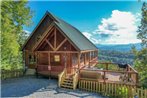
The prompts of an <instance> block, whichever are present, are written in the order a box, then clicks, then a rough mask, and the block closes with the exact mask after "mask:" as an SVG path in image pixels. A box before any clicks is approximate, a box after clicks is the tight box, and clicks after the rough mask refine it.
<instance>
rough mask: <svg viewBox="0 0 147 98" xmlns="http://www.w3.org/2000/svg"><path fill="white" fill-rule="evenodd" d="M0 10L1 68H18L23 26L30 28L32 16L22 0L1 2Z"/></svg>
mask: <svg viewBox="0 0 147 98" xmlns="http://www.w3.org/2000/svg"><path fill="white" fill-rule="evenodd" d="M1 9H2V10H1V65H2V66H1V68H2V69H14V68H18V67H19V68H20V67H22V66H21V65H22V63H21V62H22V61H21V58H22V57H21V55H22V54H21V51H20V49H21V43H20V42H21V35H23V33H24V32H23V26H24V25H26V26H30V24H31V18H32V16H33V14H32V12H31V10H30V8H29V7H28V6H27V1H24V0H21V1H17V0H16V1H2V2H1ZM22 40H23V39H22Z"/></svg>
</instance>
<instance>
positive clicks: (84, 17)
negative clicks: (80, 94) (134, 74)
mask: <svg viewBox="0 0 147 98" xmlns="http://www.w3.org/2000/svg"><path fill="white" fill-rule="evenodd" d="M28 6H30V8H31V10H33V11H34V12H35V15H34V17H33V19H32V20H33V25H32V26H31V27H24V30H26V31H28V32H32V31H33V29H34V28H35V26H36V25H37V24H38V22H39V21H40V19H41V18H42V16H43V15H44V13H45V12H46V11H47V10H48V11H49V12H51V13H53V14H54V15H56V16H58V17H60V18H61V19H63V20H65V21H67V22H68V23H70V24H71V25H73V26H75V27H76V28H78V29H79V30H80V31H81V32H82V33H83V34H84V35H85V36H86V37H87V38H88V39H90V40H91V41H92V42H93V43H95V44H128V43H138V42H139V40H137V39H136V35H137V33H136V30H137V25H138V24H139V19H140V14H141V10H140V9H141V6H142V3H141V2H135V1H124V2H123V1H121V2H115V1H105V2H102V1H93V2H90V1H87V2H78V1H71V2H67V1H64V2H57V1H54V2H53V1H50V2H49V1H43V2H42V1H29V3H28ZM117 18H118V19H117ZM122 28H124V29H122ZM129 28H130V29H129ZM123 32H124V33H125V34H124V33H123ZM125 35H126V37H125ZM127 35H128V36H127ZM115 38H116V40H114V39H115ZM123 40H124V41H123Z"/></svg>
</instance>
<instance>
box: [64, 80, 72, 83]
mask: <svg viewBox="0 0 147 98" xmlns="http://www.w3.org/2000/svg"><path fill="white" fill-rule="evenodd" d="M63 82H67V83H73V81H69V80H64V81H63Z"/></svg>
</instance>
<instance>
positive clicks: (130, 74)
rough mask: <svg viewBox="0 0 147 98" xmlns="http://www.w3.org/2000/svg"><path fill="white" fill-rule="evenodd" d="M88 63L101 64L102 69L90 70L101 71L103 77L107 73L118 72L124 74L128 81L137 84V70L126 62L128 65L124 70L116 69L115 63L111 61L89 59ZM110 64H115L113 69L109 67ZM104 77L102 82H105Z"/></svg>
mask: <svg viewBox="0 0 147 98" xmlns="http://www.w3.org/2000/svg"><path fill="white" fill-rule="evenodd" d="M90 63H95V65H97V66H99V65H103V68H104V69H103V70H92V71H98V72H103V75H104V77H106V74H107V73H118V74H123V75H125V77H126V79H128V80H129V81H132V83H134V84H135V85H138V72H137V71H136V70H135V69H134V68H133V67H132V66H130V65H129V64H128V66H127V67H126V69H124V70H117V69H116V68H117V64H116V63H111V62H98V61H97V62H95V61H91V62H90ZM110 65H115V67H116V68H115V69H113V70H112V69H110V67H109V66H110ZM113 67H114V66H113ZM105 80H106V78H104V82H105Z"/></svg>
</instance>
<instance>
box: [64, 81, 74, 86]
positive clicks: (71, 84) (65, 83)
mask: <svg viewBox="0 0 147 98" xmlns="http://www.w3.org/2000/svg"><path fill="white" fill-rule="evenodd" d="M63 85H70V86H73V83H67V82H63Z"/></svg>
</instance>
